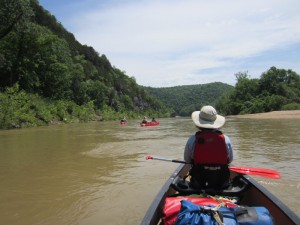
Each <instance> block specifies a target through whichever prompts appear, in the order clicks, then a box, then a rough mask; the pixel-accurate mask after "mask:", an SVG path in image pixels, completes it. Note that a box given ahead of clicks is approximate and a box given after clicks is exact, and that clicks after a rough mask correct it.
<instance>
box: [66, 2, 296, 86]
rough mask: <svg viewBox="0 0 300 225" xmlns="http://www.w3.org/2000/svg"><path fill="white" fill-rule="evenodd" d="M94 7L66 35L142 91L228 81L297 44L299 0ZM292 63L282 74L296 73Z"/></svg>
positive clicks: (80, 16) (276, 61)
mask: <svg viewBox="0 0 300 225" xmlns="http://www.w3.org/2000/svg"><path fill="white" fill-rule="evenodd" d="M107 3H108V2H107ZM95 4H96V3H95V2H94V4H93V8H91V9H89V10H84V11H82V12H79V13H78V14H77V15H76V17H74V18H73V19H72V20H71V21H69V22H68V23H69V24H72V25H71V27H72V28H71V29H72V30H71V32H72V33H74V34H75V36H76V38H77V39H78V40H79V41H80V42H81V43H83V44H87V45H89V46H92V47H93V48H94V49H95V50H96V51H98V52H99V53H100V54H105V55H106V56H107V57H108V59H109V60H110V62H111V63H112V64H113V65H115V66H116V67H117V68H119V69H121V70H124V71H126V72H127V74H128V75H129V76H134V77H136V80H137V82H138V83H139V84H141V85H146V86H174V85H184V84H194V83H208V82H214V81H221V82H226V83H230V84H233V83H234V80H235V77H234V73H236V72H239V71H246V70H249V71H251V70H253V71H258V69H262V68H264V70H266V69H268V68H269V67H271V66H277V65H276V64H274V63H278V62H279V60H278V59H277V60H275V61H272V58H273V56H272V55H268V54H266V53H267V52H268V51H272V52H273V54H274V53H276V50H278V52H279V53H278V54H280V51H281V50H282V49H286V48H289V47H290V46H295V45H298V47H299V44H300V38H299V37H300V29H299V28H298V27H299V25H300V15H298V14H299V13H298V11H299V9H300V7H299V6H300V2H299V1H298V0H274V1H271V0H266V1H259V0H252V1H250V0H248V1H238V0H230V1H229V0H228V1H223V0H212V1H204V0H202V1H199V0H190V1H179V0H173V1H159V0H152V1H150V0H149V1H127V2H126V4H124V3H122V4H121V3H120V2H119V3H118V4H117V3H116V2H114V3H112V4H111V5H110V4H109V3H108V5H105V6H103V3H102V5H99V6H97V4H96V5H95ZM262 54H263V55H265V58H264V59H261V58H259V60H260V61H258V62H257V63H256V62H255V60H253V59H255V57H258V56H260V55H262ZM299 54H300V53H299ZM249 58H250V59H251V64H248V59H249ZM298 58H300V56H299V57H298ZM261 60H265V61H266V62H267V63H270V64H269V65H264V66H262V62H261ZM285 60H287V61H288V60H289V59H288V58H285ZM295 63H296V64H295V65H294V64H291V63H286V65H289V66H291V67H290V68H286V69H293V70H295V71H296V72H297V70H298V72H299V69H300V68H299V65H300V62H299V61H298V62H295ZM297 65H298V66H297ZM250 66H251V68H249V67H250ZM256 66H258V68H255V67H256ZM264 70H262V71H259V72H260V73H262V72H264ZM259 75H260V74H259Z"/></svg>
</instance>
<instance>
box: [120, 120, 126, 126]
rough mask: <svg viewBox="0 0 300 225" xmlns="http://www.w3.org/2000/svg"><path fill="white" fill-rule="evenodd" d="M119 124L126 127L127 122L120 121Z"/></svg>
mask: <svg viewBox="0 0 300 225" xmlns="http://www.w3.org/2000/svg"><path fill="white" fill-rule="evenodd" d="M120 124H121V125H126V124H128V122H127V121H120Z"/></svg>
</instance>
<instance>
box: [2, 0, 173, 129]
mask: <svg viewBox="0 0 300 225" xmlns="http://www.w3.org/2000/svg"><path fill="white" fill-rule="evenodd" d="M0 6H1V7H0V21H1V22H0V103H1V108H0V127H2V128H10V127H23V126H35V125H43V124H49V123H53V122H55V121H65V122H66V121H71V120H75V119H79V120H94V119H117V118H120V117H122V116H123V115H125V116H126V117H138V116H139V115H142V116H143V115H149V116H151V115H152V114H155V115H159V116H166V115H169V112H168V110H167V109H166V108H165V107H164V105H163V104H162V103H161V102H160V101H158V100H157V99H155V98H154V97H152V96H150V95H149V94H147V93H146V91H145V90H144V88H143V87H141V86H139V85H138V84H137V83H136V81H135V78H134V77H130V76H128V75H126V74H125V73H124V72H123V71H121V70H120V69H118V68H116V67H113V66H112V65H111V63H110V62H109V60H108V59H107V58H106V56H105V55H104V54H101V55H100V54H99V53H98V52H96V51H95V50H94V49H93V48H92V47H90V46H86V45H81V44H80V43H79V42H78V41H77V40H76V39H75V37H74V35H73V34H72V33H70V32H68V31H67V30H66V29H65V28H64V27H63V25H62V24H60V23H59V22H57V20H56V18H55V16H53V15H51V14H50V13H49V12H48V11H47V10H45V9H44V8H43V7H41V6H40V5H39V2H38V1H37V0H0Z"/></svg>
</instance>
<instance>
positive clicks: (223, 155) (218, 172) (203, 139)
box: [184, 105, 233, 189]
mask: <svg viewBox="0 0 300 225" xmlns="http://www.w3.org/2000/svg"><path fill="white" fill-rule="evenodd" d="M191 117H192V120H193V122H194V124H195V125H196V127H197V128H198V131H197V132H196V133H195V134H194V135H192V136H190V137H189V139H188V141H187V143H186V146H185V149H184V160H185V161H186V162H187V163H191V164H192V168H191V170H190V176H191V186H192V187H194V188H201V189H203V188H215V189H222V188H225V187H226V186H228V184H229V175H230V171H229V168H228V164H229V163H231V162H232V160H233V153H232V147H231V142H230V139H229V137H228V136H227V135H225V134H223V133H222V132H221V131H220V130H219V129H220V128H221V127H223V126H224V124H225V117H223V116H220V115H218V114H217V111H216V110H215V109H214V108H213V107H212V106H210V105H208V106H203V107H202V108H201V110H200V111H195V112H193V113H192V116H191Z"/></svg>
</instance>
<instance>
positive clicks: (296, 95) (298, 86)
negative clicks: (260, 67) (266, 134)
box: [216, 67, 300, 115]
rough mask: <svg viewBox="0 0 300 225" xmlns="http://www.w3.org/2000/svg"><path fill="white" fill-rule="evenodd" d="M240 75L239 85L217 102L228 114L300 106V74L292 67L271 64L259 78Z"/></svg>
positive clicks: (293, 108)
mask: <svg viewBox="0 0 300 225" xmlns="http://www.w3.org/2000/svg"><path fill="white" fill-rule="evenodd" d="M236 79H237V84H236V85H235V88H234V89H232V90H230V91H229V92H227V93H226V94H225V95H224V96H223V97H222V98H220V99H219V100H218V102H217V103H216V106H217V108H218V110H219V111H220V112H221V113H223V114H225V115H238V114H249V113H261V112H270V111H275V110H296V109H300V76H299V74H297V73H296V72H294V71H292V70H290V69H289V70H285V69H277V68H276V67H271V68H270V69H269V70H268V71H266V72H264V73H262V75H261V76H260V78H259V79H251V78H250V76H249V75H248V73H247V72H240V73H237V74H236Z"/></svg>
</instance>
